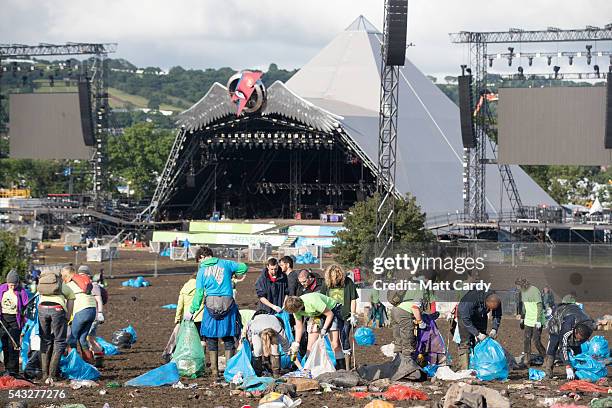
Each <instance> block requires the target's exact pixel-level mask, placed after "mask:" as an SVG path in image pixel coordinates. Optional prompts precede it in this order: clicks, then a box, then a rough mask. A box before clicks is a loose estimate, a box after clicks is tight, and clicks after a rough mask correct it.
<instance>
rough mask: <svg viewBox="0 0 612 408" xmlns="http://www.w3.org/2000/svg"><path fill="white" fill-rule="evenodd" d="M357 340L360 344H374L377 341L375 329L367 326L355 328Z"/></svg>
mask: <svg viewBox="0 0 612 408" xmlns="http://www.w3.org/2000/svg"><path fill="white" fill-rule="evenodd" d="M354 337H355V341H356V342H357V344H359V345H360V346H372V345H374V343H376V336H375V335H374V331H372V329H369V328H367V327H360V328H358V329H357V330H355V335H354Z"/></svg>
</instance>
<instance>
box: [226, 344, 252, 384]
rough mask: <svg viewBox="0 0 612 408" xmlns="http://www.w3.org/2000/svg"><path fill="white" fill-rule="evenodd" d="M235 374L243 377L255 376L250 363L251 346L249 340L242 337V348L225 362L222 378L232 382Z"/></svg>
mask: <svg viewBox="0 0 612 408" xmlns="http://www.w3.org/2000/svg"><path fill="white" fill-rule="evenodd" d="M236 375H238V376H239V377H242V378H243V379H244V378H247V377H250V376H255V370H254V369H253V366H252V365H251V346H249V342H248V341H247V340H246V339H242V348H240V350H239V351H238V353H236V355H235V356H234V357H232V358H230V360H229V361H228V362H227V363H226V365H225V371H224V372H223V378H225V381H227V382H228V383H230V382H232V379H233V378H234V376H236Z"/></svg>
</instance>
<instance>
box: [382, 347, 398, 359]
mask: <svg viewBox="0 0 612 408" xmlns="http://www.w3.org/2000/svg"><path fill="white" fill-rule="evenodd" d="M380 351H381V352H382V353H383V354H384V355H385V357H390V358H391V357H394V356H395V344H393V343H390V344H385V345H384V346H380Z"/></svg>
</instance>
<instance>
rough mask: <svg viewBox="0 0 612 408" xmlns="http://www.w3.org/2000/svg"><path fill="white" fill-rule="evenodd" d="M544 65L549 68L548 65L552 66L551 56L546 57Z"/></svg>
mask: <svg viewBox="0 0 612 408" xmlns="http://www.w3.org/2000/svg"><path fill="white" fill-rule="evenodd" d="M546 63H547V64H548V66H550V64H552V57H551V56H548V57H546Z"/></svg>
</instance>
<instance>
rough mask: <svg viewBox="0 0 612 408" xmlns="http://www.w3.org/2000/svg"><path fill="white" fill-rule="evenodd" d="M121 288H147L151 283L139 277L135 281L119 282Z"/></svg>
mask: <svg viewBox="0 0 612 408" xmlns="http://www.w3.org/2000/svg"><path fill="white" fill-rule="evenodd" d="M121 286H123V287H131V288H146V287H147V286H151V282H149V281H148V280H145V278H143V277H142V276H139V277H137V278H136V279H130V280H126V281H124V282H121Z"/></svg>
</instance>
